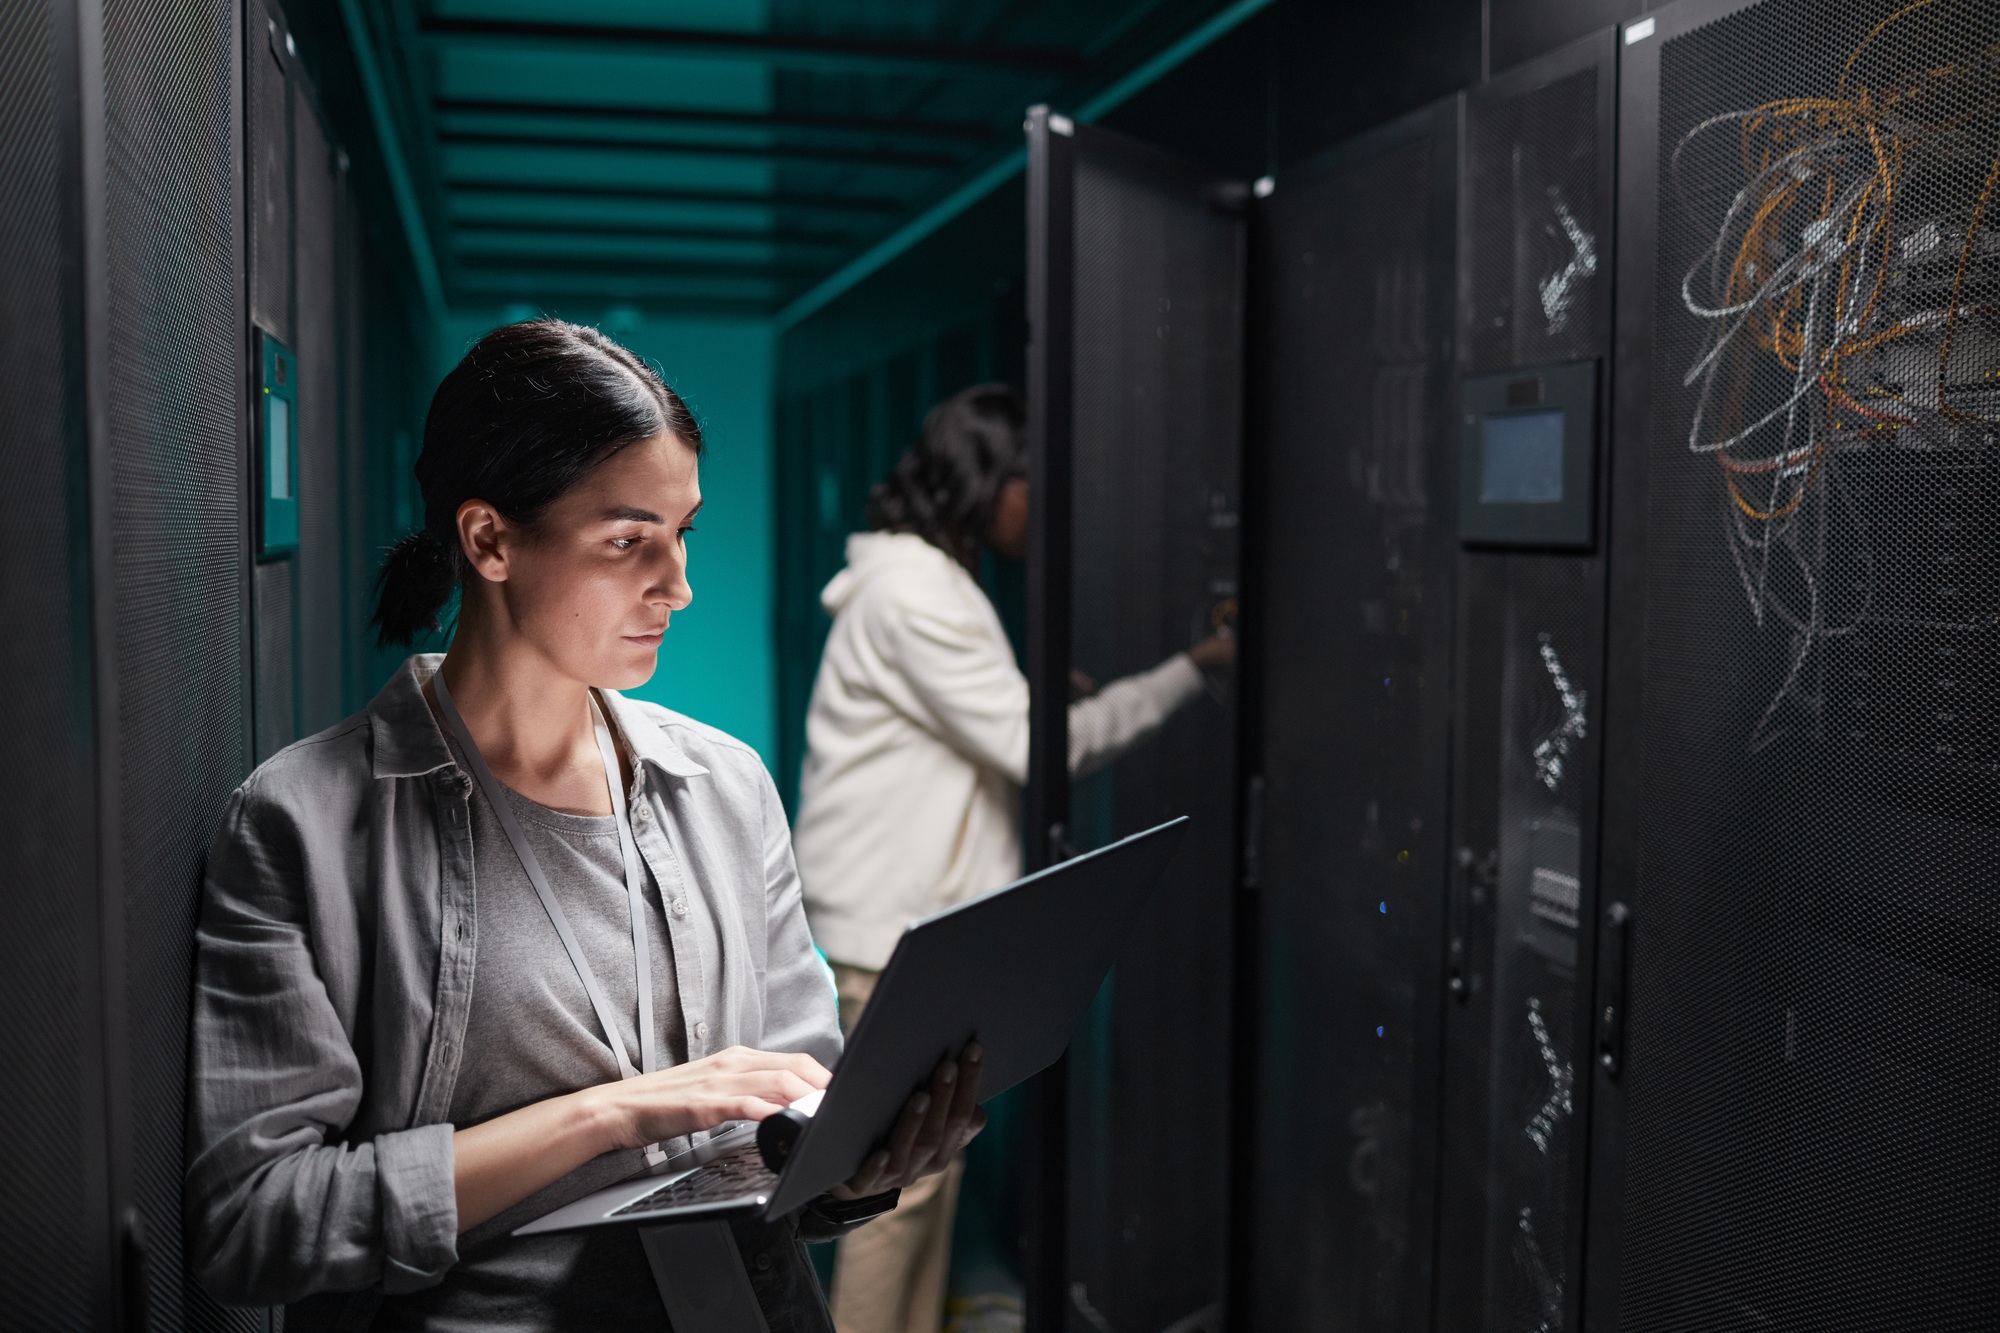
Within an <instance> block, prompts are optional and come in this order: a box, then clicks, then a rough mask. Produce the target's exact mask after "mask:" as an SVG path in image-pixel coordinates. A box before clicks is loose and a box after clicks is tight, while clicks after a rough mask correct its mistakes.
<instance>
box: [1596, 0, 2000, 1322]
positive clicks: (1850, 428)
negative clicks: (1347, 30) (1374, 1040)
mask: <svg viewBox="0 0 2000 1333" xmlns="http://www.w3.org/2000/svg"><path fill="white" fill-rule="evenodd" d="M1719 8H1720V7H1706V8H1705V10H1704V11H1700V12H1696V13H1694V14H1691V15H1689V16H1688V17H1687V18H1686V19H1683V20H1681V21H1678V22H1676V23H1675V24H1673V25H1672V26H1671V27H1669V26H1668V25H1667V24H1665V23H1664V22H1663V25H1662V33H1661V36H1660V39H1659V40H1660V45H1659V46H1658V47H1657V50H1656V54H1654V55H1650V56H1648V57H1647V60H1648V62H1651V63H1647V64H1644V65H1642V66H1641V67H1640V68H1641V70H1642V75H1641V76H1640V77H1638V78H1637V79H1636V80H1635V81H1634V82H1633V83H1631V84H1630V85H1629V88H1630V92H1629V95H1628V100H1627V118H1628V119H1629V120H1633V121H1634V123H1637V124H1642V125H1653V124H1656V125H1657V135H1656V137H1655V138H1654V139H1653V140H1651V141H1650V142H1646V143H1644V144H1643V145H1640V146H1639V147H1638V151H1643V155H1644V157H1645V158H1646V159H1648V160H1645V161H1643V162H1639V163H1636V164H1635V163H1634V162H1633V160H1632V156H1630V155H1628V161H1627V169H1626V170H1627V174H1628V176H1629V177H1630V178H1632V180H1633V188H1634V189H1635V190H1643V191H1646V192H1648V193H1646V194H1641V195H1639V196H1637V197H1638V198H1640V199H1642V200H1645V201H1646V204H1645V207H1646V211H1647V214H1648V216H1647V219H1646V220H1647V222H1648V224H1649V225H1650V226H1652V227H1654V228H1656V230H1657V263H1656V264H1655V265H1654V266H1653V267H1652V268H1651V270H1650V271H1647V270H1642V269H1637V268H1635V269H1634V270H1633V279H1634V281H1633V283H1632V284H1630V285H1631V286H1632V288H1633V290H1635V291H1636V290H1642V289H1643V290H1644V292H1645V295H1646V297H1647V298H1648V299H1649V301H1650V320H1649V321H1648V322H1647V323H1646V325H1645V326H1644V327H1643V328H1638V329H1635V330H1634V331H1633V338H1632V340H1631V342H1630V344H1629V346H1630V348H1631V356H1630V359H1629V361H1628V363H1627V364H1626V366H1625V372H1626V373H1627V374H1628V375H1630V376H1631V377H1633V378H1634V380H1635V381H1639V382H1641V383H1642V384H1643V386H1644V391H1645V392H1646V393H1649V395H1650V402H1649V403H1646V402H1645V400H1644V398H1643V397H1642V398H1641V399H1638V400H1635V408H1636V407H1638V406H1640V405H1641V404H1643V406H1644V411H1643V413H1642V412H1640V411H1636V410H1635V411H1634V412H1633V413H1632V414H1630V415H1629V416H1628V417H1627V418H1626V419H1625V420H1626V421H1627V422H1629V423H1630V425H1631V430H1630V434H1629V435H1628V436H1625V437H1622V438H1621V445H1620V447H1621V449H1623V448H1626V447H1628V446H1629V447H1630V448H1632V449H1634V450H1643V467H1644V477H1645V494H1646V501H1645V504H1644V508H1643V511H1642V513H1643V522H1642V524H1641V525H1639V526H1636V527H1635V528H1634V539H1633V541H1632V542H1631V543H1630V544H1629V545H1628V546H1625V547H1621V549H1620V552H1619V557H1618V558H1619V559H1620V560H1621V561H1624V560H1627V559H1630V560H1632V561H1635V562H1639V563H1638V564H1636V565H1635V568H1636V569H1638V570H1639V571H1640V572H1639V573H1638V575H1636V576H1635V587H1636V588H1638V589H1639V590H1640V592H1641V595H1643V599H1644V601H1643V613H1642V614H1639V615H1634V616H1633V617H1632V618H1631V621H1630V623H1631V624H1633V625H1634V626H1637V627H1640V628H1642V632H1643V640H1642V645H1643V655H1642V656H1639V657H1637V658H1635V659H1634V664H1633V666H1632V668H1631V670H1632V672H1633V674H1635V675H1636V676H1638V677H1640V678H1642V679H1643V682H1644V684H1643V710H1642V712H1641V713H1640V714H1639V715H1638V717H1637V720H1636V725H1635V728H1634V731H1633V733H1632V735H1633V739H1632V743H1631V748H1630V749H1628V750H1627V751H1626V752H1625V754H1624V756H1623V762H1624V763H1625V764H1627V765H1629V766H1630V768H1631V771H1632V772H1633V773H1634V774H1635V775H1636V781H1635V783H1634V790H1633V791H1632V792H1631V794H1630V796H1629V802H1630V804H1629V811H1630V818H1629V820H1628V821H1627V822H1628V825H1629V827H1630V828H1632V829H1633V830H1634V838H1635V853H1634V864H1633V867H1632V886H1633V893H1634V895H1635V901H1634V908H1635V916H1634V933H1633V936H1632V967H1631V975H1630V996H1631V1019H1630V1027H1629V1051H1628V1058H1627V1062H1626V1073H1625V1075H1624V1085H1625V1086H1624V1097H1625V1099H1626V1106H1625V1113H1624V1124H1623V1140H1624V1144H1625V1152H1624V1154H1623V1157H1622V1169H1623V1191H1622V1197H1621V1200H1620V1202H1621V1204H1622V1212H1623V1217H1624V1235H1623V1243H1622V1250H1621V1257H1620V1269H1621V1274H1620V1283H1621V1286H1620V1300H1619V1315H1620V1319H1619V1322H1620V1326H1621V1327H1622V1328H1625V1329H1629V1330H1655V1329H1682V1328H1722V1327H1728V1328H1772V1329H1815V1330H1833V1329H1861V1328H1867V1329H1913V1330H1914V1329H1923V1330H1944V1329H1973V1328H1992V1327H1994V1326H1995V1325H1996V1323H2000V1265H1996V1264H1995V1263H1994V1255H1995V1254H1996V1253H2000V1209H1996V1208H1995V1206H1994V1200H1995V1198H1996V1197H2000V1064H1997V1063H1996V1061H1995V1059H1994V1052H1995V1051H1996V1050H1997V1049H2000V895H1997V894H1996V888H1995V886H1996V884H2000V875H1996V873H1995V865H1996V861H1995V854H1996V852H2000V733H1996V729H1995V724H1994V712H1993V702H1992V700H1993V687H1994V684H1995V676H1994V662H1995V660H1996V650H2000V639H1996V633H2000V630H1996V612H2000V588H1996V585H1995V581H1994V574H1995V558H1996V555H2000V550H1996V542H2000V489H1996V477H1995V469H1996V465H1997V464H2000V454H1996V450H1997V449H2000V438H1996V433H2000V321H1996V317H1995V311H1996V310H2000V232H1996V231H1995V230H1994V226H1995V224H1996V223H2000V216H1996V214H1995V211H1994V210H1995V206H1996V202H2000V201H1996V198H1995V196H1996V194H2000V184H1996V182H2000V114H1996V108H2000V59H1996V52H2000V9H1996V8H1995V7H1994V6H1992V5H1991V4H1987V3H1980V2H1978V0H1934V2H1933V3H1929V4H1907V5H1906V4H1900V3H1895V2H1894V0H1852V2H1851V3H1845V4H1841V5H1822V4H1811V3H1804V2H1803V0H1772V2H1771V3H1766V4H1761V5H1757V6H1754V7H1751V8H1746V9H1742V10H1740V11H1739V12H1735V13H1729V14H1719V13H1718V10H1719ZM1704 18H1706V19H1709V21H1707V22H1702V21H1701V20H1702V19H1704ZM1626 286H1627V284H1625V283H1621V290H1624V289H1625V287H1626ZM1635 512H1641V511H1637V510H1635ZM1637 647H1638V646H1637V645H1635V650H1636V649H1637Z"/></svg>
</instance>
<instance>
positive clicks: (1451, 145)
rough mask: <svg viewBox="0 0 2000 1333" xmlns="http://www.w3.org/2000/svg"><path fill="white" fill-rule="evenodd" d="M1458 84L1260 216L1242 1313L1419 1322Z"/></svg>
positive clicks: (1393, 1324) (1440, 771) (1265, 1322)
mask: <svg viewBox="0 0 2000 1333" xmlns="http://www.w3.org/2000/svg"><path fill="white" fill-rule="evenodd" d="M1458 120H1459V104H1458V99H1457V98H1451V99H1447V100H1446V101H1444V102H1441V103H1438V104H1437V105H1435V106H1432V107H1430V108H1427V109H1425V110H1423V111H1420V112H1417V113H1415V114H1414V115H1411V116H1409V117H1406V118H1404V119H1403V120H1401V121H1399V122H1397V123H1395V124H1393V125H1390V126H1388V127H1386V128H1384V129H1382V130H1380V131H1377V132H1375V133H1372V134H1369V135H1365V136H1362V137H1361V138H1359V139H1357V140H1355V141H1353V142H1351V143H1349V144H1347V145H1344V146H1342V147H1340V148H1338V149H1335V150H1334V151H1332V152H1330V153H1328V154H1326V155H1324V156H1323V157H1321V158H1319V159H1317V160H1315V161H1313V162H1311V163H1308V164H1306V165H1305V166H1303V167H1302V168H1300V169H1299V170H1297V171H1294V172H1287V173H1284V174H1282V175H1280V176H1279V177H1278V178H1277V179H1276V180H1275V181H1273V182H1270V183H1269V184H1270V187H1271V188H1269V189H1268V190H1267V192H1266V195H1265V197H1264V198H1262V199H1260V200H1259V201H1258V202H1257V204H1256V205H1255V209H1254V214H1253V217H1254V229H1253V233H1252V235H1253V248H1252V255H1253V259H1252V264H1253V267H1252V275H1253V276H1252V283H1251V296H1252V308H1253V311H1254V315H1253V321H1252V329H1253V343H1252V365H1253V367H1254V372H1253V375H1252V381H1251V383H1252V389H1251V406H1252V410H1251V418H1250V419H1251V434H1250V443H1251V448H1250V453H1249V461H1250V475H1251V482H1250V498H1249V505H1248V507H1247V515H1246V519H1247V532H1246V544H1247V548H1248V551H1249V553H1250V558H1251V581H1250V583H1249V586H1248V588H1247V589H1246V593H1245V628H1246V638H1245V644H1244V649H1245V657H1244V660H1243V663H1242V671H1243V680H1244V683H1245V686H1246V688H1247V689H1248V690H1249V691H1250V700H1249V702H1248V705H1247V712H1246V716H1245V719H1244V733H1245V757H1244V768H1245V771H1246V772H1247V773H1250V774H1252V775H1254V776H1252V777H1251V779H1250V784H1249V789H1250V792H1251V793H1252V800H1251V802H1250V816H1251V818H1252V821H1253V826H1252V831H1251V835H1250V836H1251V838H1252V839H1253V841H1252V843H1251V844H1250V845H1251V848H1252V849H1253V855H1252V856H1251V857H1250V858H1249V863H1248V865H1247V866H1246V876H1245V878H1246V881H1247V883H1248V889H1247V893H1248V896H1249V898H1250V904H1251V913H1250V915H1251V916H1252V919H1253V920H1254V922H1255V926H1254V936H1253V939H1254V942H1255V946H1256V947H1255V949H1254V951H1253V954H1252V957H1251V960H1250V962H1249V967H1248V970H1249V971H1251V972H1252V973H1253V976H1252V977H1251V979H1250V982H1249V984H1248V985H1247V986H1246V991H1247V994H1246V999H1245V1003H1244V1014H1243V1021H1242V1023H1241V1026H1240V1036H1239V1040H1242V1041H1244V1042H1245V1043H1246V1044H1247V1043H1248V1041H1249V1040H1250V1039H1251V1038H1252V1036H1253V1035H1254V1038H1255V1040H1256V1041H1257V1043H1258V1045H1259V1047H1260V1049H1259V1050H1257V1052H1256V1054H1255V1058H1254V1061H1253V1062H1251V1063H1250V1065H1249V1068H1247V1069H1246V1070H1245V1071H1244V1077H1243V1080H1242V1082H1243V1085H1244V1086H1243V1088H1242V1093H1243V1096H1244V1098H1245V1102H1246V1103H1247V1104H1248V1105H1250V1106H1253V1107H1255V1108H1257V1109H1256V1111H1255V1114H1254V1117H1253V1116H1246V1117H1245V1120H1244V1122H1243V1126H1242V1130H1241V1137H1242V1138H1243V1139H1244V1140H1245V1141H1246V1143H1247V1145H1248V1152H1249V1154H1250V1155H1249V1157H1248V1158H1247V1160H1245V1161H1244V1162H1243V1164H1242V1165H1241V1167H1240V1168H1239V1172H1240V1176H1241V1182H1240V1184H1241V1188H1242V1190H1243V1193H1244V1194H1245V1196H1246V1197H1245V1198H1244V1199H1243V1200H1242V1202H1241V1204H1240V1205H1239V1207H1240V1208H1241V1209H1242V1213H1243V1217H1244V1222H1245V1227H1244V1230H1245V1232H1246V1234H1245V1235H1244V1236H1243V1237H1241V1238H1240V1240H1241V1243H1240V1244H1239V1249H1238V1255H1239V1258H1238V1262H1237V1268H1236V1275H1235V1276H1236V1278H1237V1282H1238V1287H1239V1289H1238V1290H1237V1291H1236V1292H1235V1293H1234V1296H1235V1303H1234V1306H1233V1309H1232V1321H1231V1326H1232V1327H1247V1328H1312V1327H1328V1326H1337V1327H1343V1328H1354V1329H1385V1330H1386V1329H1404V1328H1420V1327H1427V1326H1428V1324H1429V1320H1430V1308H1431V1281H1432V1260H1431V1255H1432V1247H1433V1230H1434V1226H1435V1220H1436V1219H1435V1210H1434V1191H1435V1182H1436V1177H1435V1165H1436V1149H1435V1145H1436V1136H1437V1120H1436V1104H1437V1080H1436V1069H1437V1060H1436V1053H1437V1049H1438V1041H1439V1022H1440V1019H1441V1012H1440V1011H1441V1007H1442V1000H1441V995H1442V984H1443V963H1442V947H1441V942H1440V932H1441V930H1442V912H1441V904H1442V900H1443V890H1444V884H1445V877H1446V867H1447V860H1446V851H1447V844H1446V841H1445V833H1446V809H1445V805H1446V794H1447V791H1446V786H1447V784H1446V764H1447V758H1448V746H1447V738H1448V735H1449V731H1448V721H1449V715H1450V698H1451V694H1450V678H1451V637H1450V623H1451V587H1452V581H1453V572H1454V571H1453V560H1454V556H1455V552H1456V540H1455V527H1454V522H1453V497H1454V496H1455V495H1456V487H1457V482H1456V472H1457V468H1456V460H1455V455H1454V450H1455V440H1456V434H1455V432H1454V431H1453V430H1452V425H1451V422H1452V415H1451V411H1450V399H1449V392H1450V380H1451V359H1450V349H1451V347H1452V344H1453V341H1454V336H1453V327H1452V318H1451V311H1452V286H1453V284H1452V271H1453V265H1454V250H1455V244H1456V241H1455V238H1456V235H1457V219H1456V204H1455V200H1456V196H1457V181H1456V169H1457V156H1458V154H1457V143H1458Z"/></svg>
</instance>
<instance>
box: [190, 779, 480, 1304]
mask: <svg viewBox="0 0 2000 1333" xmlns="http://www.w3.org/2000/svg"><path fill="white" fill-rule="evenodd" d="M304 861H305V853H304V845H303V840H302V837H301V831H300V829H299V828H298V826H297V822H296V820H295V819H294V818H293V817H292V816H291V815H290V814H288V813H287V812H286V811H285V810H284V809H282V808H281V807H280V806H279V805H278V804H277V803H275V802H272V801H269V800H263V799H260V797H259V793H258V787H257V781H256V779H254V778H253V779H252V781H251V782H250V783H248V784H246V785H245V786H244V788H243V789H242V790H240V791H239V792H238V793H237V794H236V795H235V797H233V798H232V799H231V802H230V805H229V808H228V811H227V812H226V814H225V816H224V818H223V822H222V828H221V830H220V831H219V832H218V834H217V836H216V841H215V844H214V846H213V847H212V848H211V850H210V853H209V859H208V869H207V875H206V880H205V883H204V886H203V898H202V907H201V919H200V924H199V927H198V929H197V932H196V953H195V991H194V1000H193V1004H194V1013H193V1033H192V1051H191V1054H190V1060H191V1069H190V1080H189V1093H188V1097H189V1105H188V1172H187V1181H186V1191H185V1199H186V1203H185V1207H186V1225H187V1239H188V1260H189V1264H190V1266H191V1268H192V1269H193V1271H194V1273H195V1275H196V1277H197V1278H198V1279H199V1280H200V1281H201V1283H202V1285H203V1286H204V1287H206V1288H207V1289H208V1291H209V1292H210V1293H211V1294H212V1295H213V1296H215V1297H216V1298H217V1299H218V1300H222V1301H226V1302H230V1303H241V1304H275V1303H280V1302H289V1301H294V1300H298V1299H300V1298H302V1297H305V1296H308V1295H312V1294H314V1293H319V1292H334V1291H353V1290H361V1289H365V1288H371V1287H374V1288H379V1289H380V1290H382V1291H385V1292H388V1293H392V1294H393V1293H396V1292H403V1291H411V1290H415V1289H418V1288H421V1287H426V1286H430V1285H432V1284H434V1283H436V1282H438V1281H439V1280H440V1279H442V1278H443V1276H444V1274H445V1272H446V1270H447V1269H449V1268H450V1267H451V1265H452V1264H453V1263H454V1262H455V1261H456V1259H457V1241H458V1214H457V1202H456V1197H455V1194H454V1187H453V1179H452V1176H453V1163H452V1127H451V1126H450V1125H445V1124H438V1125H425V1126H420V1127H418V1128H414V1129H408V1130H402V1131H397V1132H393V1133H384V1134H380V1135H377V1136H375V1137H373V1138H370V1139H366V1140H363V1141H359V1142H351V1141H348V1139H347V1138H346V1131H347V1127H348V1126H349V1124H350V1123H351V1122H352V1120H353V1117H354V1114H355V1111H356V1108H357V1107H358V1106H359V1105H360V1102H361V1098H362V1090H363V1086H362V1077H363V1076H362V1067H361V1063H360V1061H359V1059H358V1058H357V1057H356V1054H355V1051H354V1048H353V1044H352V1042H351V1041H350V1038H349V1034H348V1032H347V1030H346V1028H345V1027H344V1026H343V1025H342V1023H341V1020H340V1016H339V1014H338V1013H337V1012H336V1010H335V1007H334V1004H333V1002H332V1001H331V999H330V998H329V996H328V993H327V989H326V987H325V985H324V984H323V983H322V980H321V975H320V972H319V969H318V968H317V967H316V966H315V962H314V956H313V952H312V931H311V913H310V911H309V910H308V906H307V895H306V892H305V888H304V883H305V867H304Z"/></svg>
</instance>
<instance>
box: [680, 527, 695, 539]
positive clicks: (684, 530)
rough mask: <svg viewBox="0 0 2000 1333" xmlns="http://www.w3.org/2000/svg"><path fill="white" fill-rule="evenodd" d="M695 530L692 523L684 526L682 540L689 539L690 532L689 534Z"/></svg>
mask: <svg viewBox="0 0 2000 1333" xmlns="http://www.w3.org/2000/svg"><path fill="white" fill-rule="evenodd" d="M694 530H695V528H694V524H692V523H690V524H688V525H687V526H686V527H684V528H682V529H681V540H682V541H686V540H687V539H688V534H689V533H691V532H693V531H694Z"/></svg>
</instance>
